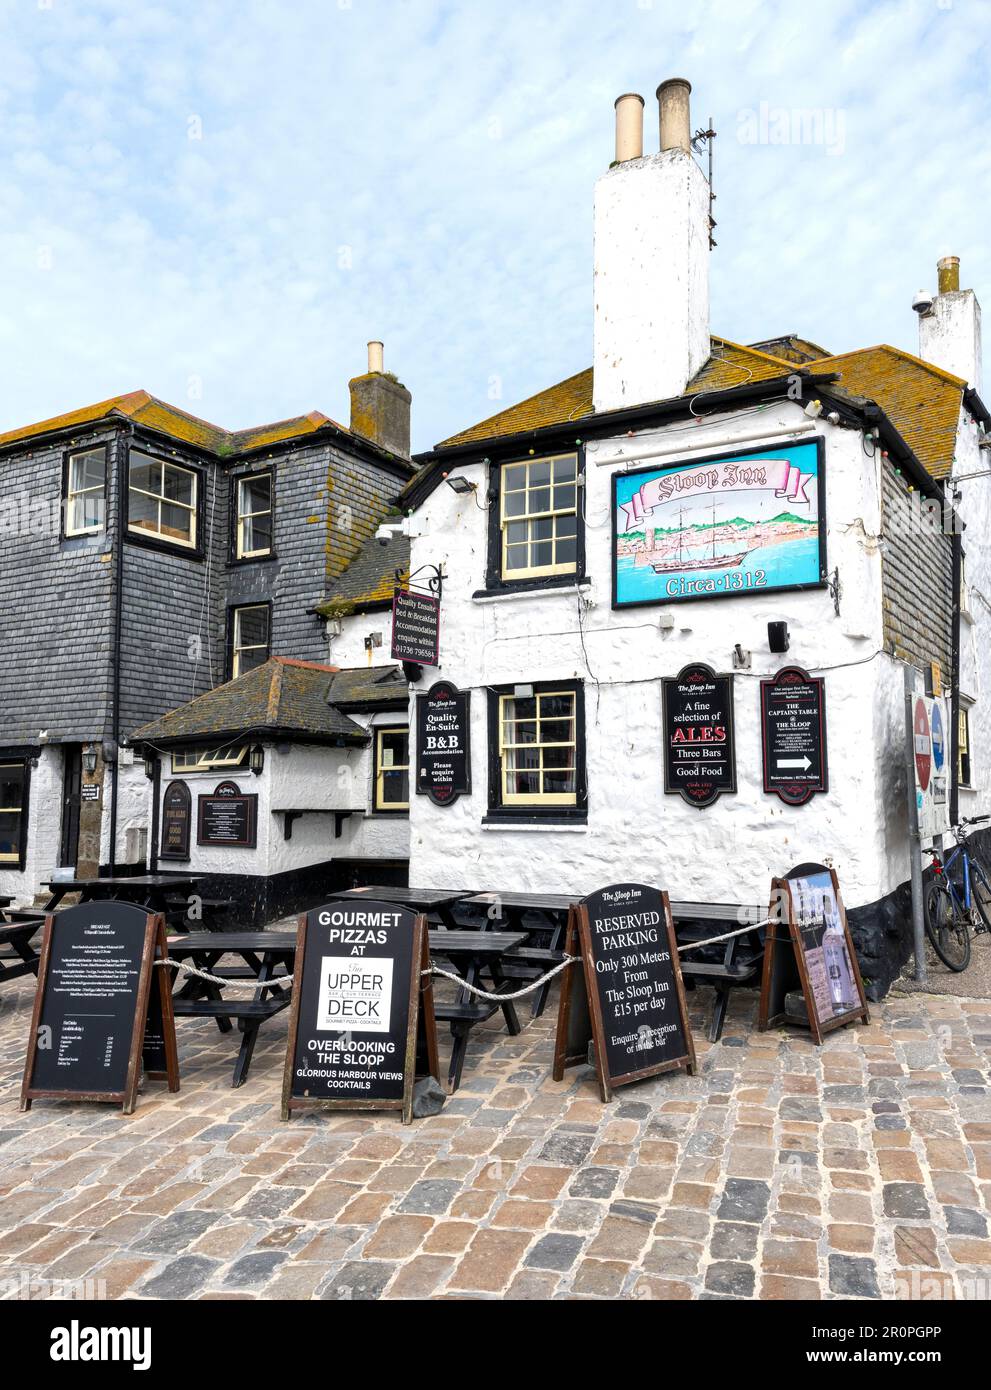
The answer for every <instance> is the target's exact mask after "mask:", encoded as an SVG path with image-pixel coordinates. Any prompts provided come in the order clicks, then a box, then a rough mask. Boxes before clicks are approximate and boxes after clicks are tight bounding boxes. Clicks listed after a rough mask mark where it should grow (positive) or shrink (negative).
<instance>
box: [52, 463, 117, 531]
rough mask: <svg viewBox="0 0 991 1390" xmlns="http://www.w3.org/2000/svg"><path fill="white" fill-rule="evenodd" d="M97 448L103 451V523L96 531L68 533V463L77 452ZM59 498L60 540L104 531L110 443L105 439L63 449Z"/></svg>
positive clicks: (108, 514) (107, 500) (105, 527)
mask: <svg viewBox="0 0 991 1390" xmlns="http://www.w3.org/2000/svg"><path fill="white" fill-rule="evenodd" d="M98 449H101V450H102V451H103V525H102V526H101V527H99V529H98V530H96V531H79V532H77V533H76V534H74V535H70V534H69V532H68V531H67V530H66V523H67V521H68V519H69V465H70V463H71V461H72V459H74V458H75V457H76V455H77V454H92V453H95V452H96V451H97V450H98ZM60 500H61V507H60V508H59V510H60V512H61V517H60V520H59V540H60V541H87V540H92V539H93V538H94V537H95V536H100V535H102V534H103V533H104V532H105V531H106V529H107V524H108V519H109V516H110V445H109V444H108V443H107V442H106V441H105V440H104V441H102V442H101V443H98V444H75V445H73V446H72V448H71V449H66V450H65V452H64V453H63V454H62V494H61V499H60Z"/></svg>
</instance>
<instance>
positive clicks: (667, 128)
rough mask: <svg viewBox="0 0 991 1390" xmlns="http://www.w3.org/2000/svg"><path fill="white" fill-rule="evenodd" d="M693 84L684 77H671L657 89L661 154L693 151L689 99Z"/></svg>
mask: <svg viewBox="0 0 991 1390" xmlns="http://www.w3.org/2000/svg"><path fill="white" fill-rule="evenodd" d="M691 91H692V84H691V83H690V82H689V81H687V80H686V79H685V78H684V77H669V78H668V80H667V81H666V82H662V83H661V85H660V86H659V87H658V89H657V104H658V108H659V109H658V115H659V117H660V127H661V152H662V153H663V152H664V150H684V152H685V154H690V153H691V149H692V115H691V106H690V103H689V97H690V96H691Z"/></svg>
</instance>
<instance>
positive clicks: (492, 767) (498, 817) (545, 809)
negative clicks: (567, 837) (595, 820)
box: [482, 678, 588, 825]
mask: <svg viewBox="0 0 991 1390" xmlns="http://www.w3.org/2000/svg"><path fill="white" fill-rule="evenodd" d="M520 685H528V686H531V687H532V689H533V693H534V694H535V695H539V694H542V693H544V692H547V691H574V694H575V782H576V795H575V804H574V806H561V805H553V804H552V805H546V806H539V805H529V806H520V805H511V806H504V805H503V804H502V767H501V760H500V758H499V702H500V699H501V698H502V697H503V696H505V695H512V694H513V692H514V691H515V690H516V688H517V687H518V686H520ZM486 688H487V692H488V711H487V713H488V730H487V739H488V765H489V792H488V812H487V814H486V816H485V817H484V819H483V822H482V823H483V824H498V823H499V822H500V821H502V822H507V821H508V822H515V823H517V824H520V823H522V824H531V825H554V824H561V825H575V824H577V825H582V824H584V823H585V822H586V821H587V820H588V768H587V746H586V737H585V682H584V681H582V680H575V679H574V678H571V679H568V680H560V681H555V680H539V681H531V680H525V679H522V678H521V679H520V680H518V681H511V682H509V683H508V684H506V685H491V686H488V687H486Z"/></svg>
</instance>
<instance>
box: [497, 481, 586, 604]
mask: <svg viewBox="0 0 991 1390" xmlns="http://www.w3.org/2000/svg"><path fill="white" fill-rule="evenodd" d="M562 459H567V460H569V461H570V462H571V463H573V465H574V477H573V479H567V480H565V482H564V483H560V482H559V483H558V484H557V487H561V486H564V487H567V486H570V487H571V489H572V491H573V493H574V505H573V506H570V507H555V506H554V490H555V484H554V465H555V463H559V462H560V461H561V460H562ZM538 464H549V465H550V470H551V474H550V481H549V482H547V483H546V484H544V483H537V484H532V483H531V482H530V475H531V470H532V469H533V468H534V467H535V466H536V465H538ZM519 469H522V470H523V475H524V480H525V484H526V487H525V491H524V489H522V488H510V487H507V483H508V482H509V481H511V480H513V481H515V477H516V473H515V470H519ZM545 487H546V489H547V491H548V492H549V494H550V504H551V505H550V507H549V508H545V509H542V510H535V511H530V510H529V505H530V493H531V491H533V492H537V491H543V490H544V488H545ZM521 492H523V495H524V503H523V506H524V510H523V511H522V512H521V513H519V514H517V515H516V516H510V515H508V513H507V508H506V499H507V497H509V496H519V494H520V493H521ZM569 516H573V517H574V518H575V533H574V536H573V537H571V536H567V537H564V536H562V537H558V536H557V534H556V532H557V518H558V517H569ZM546 520H550V521H551V524H552V530H553V531H554V533H555V534H554V536H553V537H551V538H550V539H549V542H548V539H547V538H545V539H544V543H545V544H546V543H549V544H550V545H551V547H552V551H553V553H554V554H555V555H556V553H557V545H558V541H559V539H560V540H573V541H574V546H575V558H574V559H573V560H567V561H563V562H561V563H551V564H549V565H526V566H522V567H517V568H514V569H511V568H510V567H509V551H510V548H511V545H510V540H509V528H510V526H516V525H524V526H526V528H527V539H526V541H525V542H523V541H521V542H516V543H514V545H524V544H525V545H526V546H527V547H528V548H529V547H530V546H532V545H535V544H538V543H539V542H538V541H537V540H536V539H535V538H534V536H533V534H532V527H533V524H534V523H535V522H538V521H546ZM527 558H528V559H529V555H528V556H527ZM577 573H578V455H577V454H572V453H564V454H546V455H544V456H543V457H542V458H532V459H529V458H528V459H515V460H513V461H512V462H511V463H506V464H503V466H502V468H501V469H500V471H499V574H500V576H501V578H502V581H503V583H504V584H509V583H512V582H513V581H514V580H517V579H541V578H545V577H548V576H551V575H559V574H577Z"/></svg>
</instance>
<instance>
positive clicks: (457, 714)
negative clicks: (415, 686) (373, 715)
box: [416, 681, 471, 806]
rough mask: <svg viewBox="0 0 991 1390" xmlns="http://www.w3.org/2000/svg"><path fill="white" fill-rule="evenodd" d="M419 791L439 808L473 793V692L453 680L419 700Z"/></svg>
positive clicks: (417, 739)
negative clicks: (458, 686)
mask: <svg viewBox="0 0 991 1390" xmlns="http://www.w3.org/2000/svg"><path fill="white" fill-rule="evenodd" d="M416 790H417V795H419V796H429V797H430V800H431V801H432V802H433V803H434V805H435V806H453V804H454V802H455V801H457V799H458V797H459V796H461V795H463V794H466V793H468V792H470V791H471V691H470V690H459V689H458V688H457V686H456V685H452V684H451V682H450V681H437V682H435V684H434V685H432V686H431V687H430V689H429V690H428V691H427V692H426V694H425V695H418V696H417V697H416Z"/></svg>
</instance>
